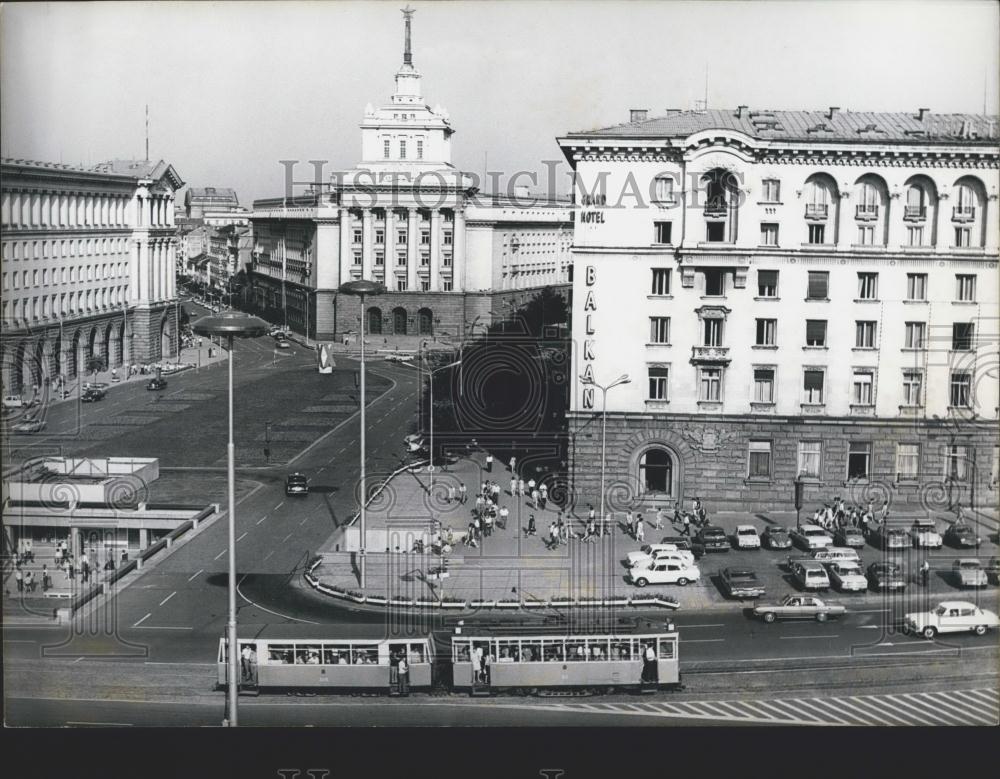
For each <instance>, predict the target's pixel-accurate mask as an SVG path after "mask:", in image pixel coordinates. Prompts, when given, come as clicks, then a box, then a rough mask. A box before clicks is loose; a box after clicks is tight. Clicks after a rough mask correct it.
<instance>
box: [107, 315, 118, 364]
mask: <svg viewBox="0 0 1000 779" xmlns="http://www.w3.org/2000/svg"><path fill="white" fill-rule="evenodd" d="M121 326H122V323H121V322H109V323H108V330H107V332H106V333H105V335H104V342H105V344H106V345H107V346H106V349H105V351H106V352H107V353H108V367H118V366H119V365H121V364H122V338H121Z"/></svg>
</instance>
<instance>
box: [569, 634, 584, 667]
mask: <svg viewBox="0 0 1000 779" xmlns="http://www.w3.org/2000/svg"><path fill="white" fill-rule="evenodd" d="M586 659H587V642H586V641H580V640H578V639H577V640H573V641H567V642H566V660H567V661H570V660H579V661H581V662H582V661H584V660H586Z"/></svg>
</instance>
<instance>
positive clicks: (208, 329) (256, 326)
mask: <svg viewBox="0 0 1000 779" xmlns="http://www.w3.org/2000/svg"><path fill="white" fill-rule="evenodd" d="M193 329H194V332H196V333H198V334H199V335H207V336H209V337H211V336H214V335H217V336H219V337H220V338H221V337H222V336H226V338H227V339H228V341H229V442H228V444H227V446H226V456H227V461H228V468H227V476H228V487H229V523H228V529H229V588H228V589H229V621H228V623H227V625H226V628H227V630H226V633H227V641H228V643H229V652H228V679H229V686H228V691H227V693H228V701H229V726H230V727H236V726H237V725H238V724H239V718H238V714H237V705H236V701H237V696H238V694H239V681H238V680H239V678H240V677H239V668H240V660H239V649H238V647H237V646H236V640H237V639H236V446H235V444H234V443H233V339H235V338H257V337H258V336H261V335H264V333H265V332H267V323H266V322H264V321H263V320H261V319H258V318H257V317H255V316H248V315H246V314H239V313H235V312H231V311H228V312H226V313H224V314H220V315H219V316H206V317H203V318H201V319H199V320H198V321H197V322H195V323H194V328H193Z"/></svg>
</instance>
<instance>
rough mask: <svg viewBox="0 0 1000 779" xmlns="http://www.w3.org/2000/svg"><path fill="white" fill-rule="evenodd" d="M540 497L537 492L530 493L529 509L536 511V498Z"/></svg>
mask: <svg viewBox="0 0 1000 779" xmlns="http://www.w3.org/2000/svg"><path fill="white" fill-rule="evenodd" d="M540 495H541V493H540V492H539V491H538V490H532V491H531V507H532V508H533V509H535V510H536V511H537V510H538V498H539V496H540Z"/></svg>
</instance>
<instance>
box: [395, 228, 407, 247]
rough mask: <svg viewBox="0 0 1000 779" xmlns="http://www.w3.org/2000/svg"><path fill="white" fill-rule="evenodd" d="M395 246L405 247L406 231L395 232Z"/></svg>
mask: <svg viewBox="0 0 1000 779" xmlns="http://www.w3.org/2000/svg"><path fill="white" fill-rule="evenodd" d="M396 246H406V230H397V231H396Z"/></svg>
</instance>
